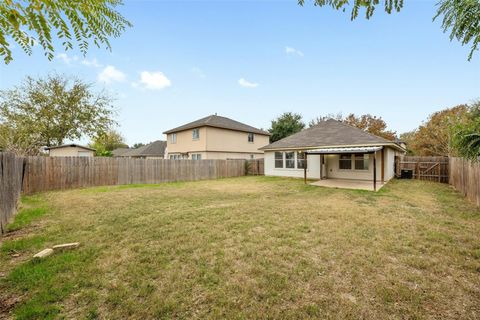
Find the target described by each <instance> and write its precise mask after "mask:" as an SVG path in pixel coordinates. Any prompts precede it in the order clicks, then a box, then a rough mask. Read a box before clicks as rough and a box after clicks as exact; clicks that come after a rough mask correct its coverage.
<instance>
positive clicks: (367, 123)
mask: <svg viewBox="0 0 480 320" xmlns="http://www.w3.org/2000/svg"><path fill="white" fill-rule="evenodd" d="M343 122H345V123H347V124H349V125H351V126H354V127H357V128H359V129H362V130H363V131H366V132H368V133H371V134H374V135H376V136H379V137H382V138H385V139H387V140H392V141H393V140H395V139H396V138H397V136H396V134H397V133H396V132H395V131H389V130H387V124H386V123H385V121H384V120H383V119H382V117H378V118H377V117H375V116H372V115H370V114H364V115H361V116H355V115H354V114H353V113H351V114H349V115H348V116H347V117H345V118H344V119H343Z"/></svg>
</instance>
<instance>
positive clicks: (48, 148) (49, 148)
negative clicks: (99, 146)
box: [45, 143, 96, 151]
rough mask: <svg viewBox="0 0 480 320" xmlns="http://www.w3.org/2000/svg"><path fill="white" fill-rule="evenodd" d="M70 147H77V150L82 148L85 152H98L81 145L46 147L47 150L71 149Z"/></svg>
mask: <svg viewBox="0 0 480 320" xmlns="http://www.w3.org/2000/svg"><path fill="white" fill-rule="evenodd" d="M69 147H73V148H75V147H76V148H81V149H85V150H90V151H96V150H95V149H93V148H89V147H85V146H82V145H79V144H76V143H70V144H62V145H61V146H54V147H46V148H45V150H51V149H60V148H69Z"/></svg>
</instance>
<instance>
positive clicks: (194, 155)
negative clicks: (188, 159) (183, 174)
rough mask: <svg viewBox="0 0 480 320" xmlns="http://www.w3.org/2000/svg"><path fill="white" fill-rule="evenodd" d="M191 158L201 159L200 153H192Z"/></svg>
mask: <svg viewBox="0 0 480 320" xmlns="http://www.w3.org/2000/svg"><path fill="white" fill-rule="evenodd" d="M192 160H202V154H201V153H192Z"/></svg>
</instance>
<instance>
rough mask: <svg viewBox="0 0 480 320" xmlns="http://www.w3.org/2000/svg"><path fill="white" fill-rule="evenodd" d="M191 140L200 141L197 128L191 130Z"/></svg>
mask: <svg viewBox="0 0 480 320" xmlns="http://www.w3.org/2000/svg"><path fill="white" fill-rule="evenodd" d="M192 138H193V140H198V139H200V129H198V128H197V129H193V130H192Z"/></svg>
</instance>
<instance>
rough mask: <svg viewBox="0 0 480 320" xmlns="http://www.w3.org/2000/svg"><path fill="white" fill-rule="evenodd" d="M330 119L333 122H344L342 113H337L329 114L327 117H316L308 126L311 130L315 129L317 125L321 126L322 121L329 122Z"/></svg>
mask: <svg viewBox="0 0 480 320" xmlns="http://www.w3.org/2000/svg"><path fill="white" fill-rule="evenodd" d="M328 119H333V120H337V121H342V120H343V115H342V113H337V114H333V113H329V114H327V115H326V116H319V117H316V118H314V119H312V120H310V121H309V122H308V126H309V127H310V128H311V127H314V126H316V125H317V124H319V123H320V122H322V121H325V120H328Z"/></svg>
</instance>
